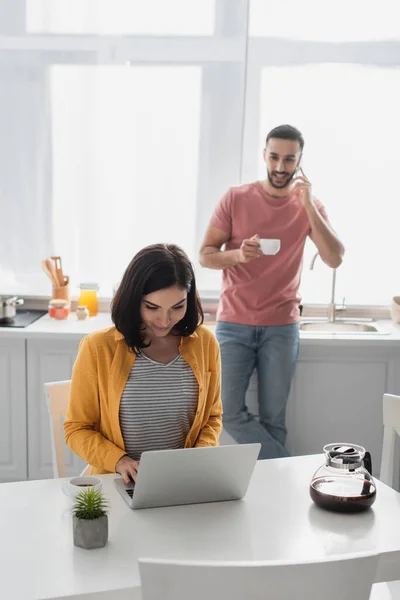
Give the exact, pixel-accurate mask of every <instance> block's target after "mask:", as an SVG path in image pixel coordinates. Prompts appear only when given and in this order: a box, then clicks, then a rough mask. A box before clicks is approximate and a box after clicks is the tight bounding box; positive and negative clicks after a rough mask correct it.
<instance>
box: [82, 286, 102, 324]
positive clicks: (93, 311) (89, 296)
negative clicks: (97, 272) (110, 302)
mask: <svg viewBox="0 0 400 600" xmlns="http://www.w3.org/2000/svg"><path fill="white" fill-rule="evenodd" d="M79 287H80V290H81V293H80V295H79V301H78V304H79V306H86V308H87V309H88V311H89V316H90V317H95V316H96V315H97V313H98V310H99V304H98V300H97V292H98V289H99V286H98V284H97V283H81V284H80V285H79Z"/></svg>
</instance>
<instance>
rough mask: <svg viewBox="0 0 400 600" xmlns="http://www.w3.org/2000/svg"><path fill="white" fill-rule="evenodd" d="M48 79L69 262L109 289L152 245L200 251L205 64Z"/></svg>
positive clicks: (56, 187)
mask: <svg viewBox="0 0 400 600" xmlns="http://www.w3.org/2000/svg"><path fill="white" fill-rule="evenodd" d="M50 79H51V87H50V89H51V105H52V107H53V111H52V148H53V194H52V197H53V233H54V241H55V242H57V248H58V249H59V252H60V254H61V255H62V256H68V257H69V268H70V270H71V271H72V272H73V273H74V274H75V276H76V277H77V278H78V279H79V280H81V281H83V280H88V279H89V280H93V279H94V280H95V281H101V282H102V285H103V287H104V286H106V287H107V288H108V289H111V285H112V284H113V283H115V281H118V279H119V278H120V277H121V276H122V272H121V270H122V269H124V268H125V267H126V266H127V265H128V263H129V262H130V260H131V258H132V257H133V255H134V254H135V253H136V252H138V251H139V250H140V249H141V248H142V247H144V246H146V245H147V244H151V243H157V242H174V243H177V244H179V245H181V246H182V247H183V248H185V249H186V251H187V252H188V253H189V255H190V256H192V257H195V256H196V248H195V241H196V204H197V178H198V153H199V138H200V135H199V133H200V101H201V70H200V69H199V68H198V67H155V66H153V67H138V66H135V67H130V66H99V67H96V66H94V67H88V66H85V67H81V66H54V67H52V68H51V71H50ZM182 225H183V226H182Z"/></svg>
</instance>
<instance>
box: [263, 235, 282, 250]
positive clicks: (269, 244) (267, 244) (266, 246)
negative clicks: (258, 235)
mask: <svg viewBox="0 0 400 600" xmlns="http://www.w3.org/2000/svg"><path fill="white" fill-rule="evenodd" d="M260 246H261V250H262V253H263V254H277V253H278V252H279V250H280V248H281V240H272V239H271V240H270V239H266V238H264V239H262V240H260Z"/></svg>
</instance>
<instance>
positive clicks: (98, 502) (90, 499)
mask: <svg viewBox="0 0 400 600" xmlns="http://www.w3.org/2000/svg"><path fill="white" fill-rule="evenodd" d="M107 512H108V505H107V502H106V500H105V498H104V496H103V494H102V493H101V491H100V490H96V489H94V488H92V487H88V488H86V489H84V490H82V491H81V492H79V494H78V495H77V496H76V498H75V504H74V506H73V508H72V514H73V515H74V517H76V518H77V519H84V520H86V521H93V520H94V519H99V518H100V517H104V516H106V514H107Z"/></svg>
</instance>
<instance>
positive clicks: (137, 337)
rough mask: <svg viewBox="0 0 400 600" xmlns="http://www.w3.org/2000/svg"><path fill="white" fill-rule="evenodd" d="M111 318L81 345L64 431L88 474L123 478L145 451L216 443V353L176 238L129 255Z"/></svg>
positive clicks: (132, 474)
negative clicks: (110, 323) (87, 467)
mask: <svg viewBox="0 0 400 600" xmlns="http://www.w3.org/2000/svg"><path fill="white" fill-rule="evenodd" d="M111 316H112V321H113V323H114V327H110V328H109V329H105V330H102V331H96V332H94V333H91V334H90V335H88V336H87V337H85V338H84V339H83V340H82V342H81V344H80V347H79V353H78V357H77V359H76V362H75V365H74V368H73V373H72V381H71V392H70V398H69V406H68V411H67V417H66V420H65V422H64V432H65V441H66V443H67V445H68V446H69V447H70V448H71V449H72V450H73V451H74V452H75V454H78V455H79V456H81V457H82V458H83V459H84V460H85V461H87V462H88V463H89V464H90V465H91V473H92V474H99V473H109V472H117V473H120V474H121V475H122V477H123V478H124V480H125V481H126V482H127V483H128V482H129V479H130V478H132V479H133V480H135V478H136V474H137V470H138V468H139V461H140V457H141V454H142V452H144V451H146V450H162V449H171V448H191V447H193V446H196V447H198V446H216V445H217V444H218V438H219V434H220V432H221V429H222V405H221V398H220V355H219V346H218V342H217V340H216V338H215V337H214V335H213V333H212V332H211V331H210V330H209V329H207V328H206V327H204V326H203V325H202V323H203V311H202V308H201V304H200V299H199V296H198V293H197V291H196V282H195V277H194V272H193V267H192V265H191V263H190V261H189V259H188V257H187V256H186V254H185V253H184V252H183V250H181V249H180V248H178V247H177V246H175V245H171V244H157V245H153V246H149V247H147V248H144V249H143V250H141V251H140V252H139V253H138V254H136V256H135V257H134V258H133V260H132V262H131V263H130V265H129V266H128V268H127V269H126V271H125V274H124V276H123V278H122V281H121V284H120V286H119V288H118V291H117V293H116V295H115V297H114V300H113V303H112V311H111Z"/></svg>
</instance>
